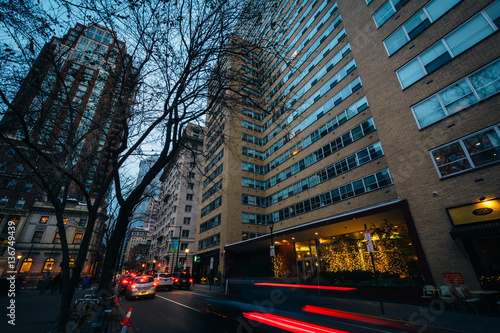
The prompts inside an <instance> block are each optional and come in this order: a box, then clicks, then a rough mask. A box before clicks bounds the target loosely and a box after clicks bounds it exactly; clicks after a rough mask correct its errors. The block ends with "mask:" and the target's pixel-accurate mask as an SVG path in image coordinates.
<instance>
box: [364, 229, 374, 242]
mask: <svg viewBox="0 0 500 333" xmlns="http://www.w3.org/2000/svg"><path fill="white" fill-rule="evenodd" d="M363 233H364V234H365V240H366V241H371V240H372V235H371V234H370V230H368V229H365V230H363Z"/></svg>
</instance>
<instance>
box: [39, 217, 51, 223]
mask: <svg viewBox="0 0 500 333" xmlns="http://www.w3.org/2000/svg"><path fill="white" fill-rule="evenodd" d="M48 220H49V217H48V216H42V217H41V218H40V222H39V223H43V224H46V223H47V221H48Z"/></svg>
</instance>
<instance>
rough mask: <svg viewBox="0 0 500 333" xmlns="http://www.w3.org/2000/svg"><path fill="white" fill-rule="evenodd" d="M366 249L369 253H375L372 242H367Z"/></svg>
mask: <svg viewBox="0 0 500 333" xmlns="http://www.w3.org/2000/svg"><path fill="white" fill-rule="evenodd" d="M366 249H367V250H368V252H373V243H372V241H371V240H367V241H366Z"/></svg>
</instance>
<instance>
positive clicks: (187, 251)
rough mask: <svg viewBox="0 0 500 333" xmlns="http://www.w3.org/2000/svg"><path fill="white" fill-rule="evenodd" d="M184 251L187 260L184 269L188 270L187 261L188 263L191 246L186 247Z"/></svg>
mask: <svg viewBox="0 0 500 333" xmlns="http://www.w3.org/2000/svg"><path fill="white" fill-rule="evenodd" d="M184 252H186V261H185V262H184V270H186V268H187V263H188V253H189V248H187V247H186V249H185V250H184Z"/></svg>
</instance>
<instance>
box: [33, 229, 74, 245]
mask: <svg viewBox="0 0 500 333" xmlns="http://www.w3.org/2000/svg"><path fill="white" fill-rule="evenodd" d="M43 233H44V232H43V231H35V233H34V234H33V237H32V238H31V243H42V237H43ZM82 238H83V233H76V234H75V236H74V237H73V241H72V242H71V244H80V243H81V242H82ZM52 243H54V244H60V243H61V237H60V236H59V233H58V232H56V233H55V235H54V238H53V240H52Z"/></svg>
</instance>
